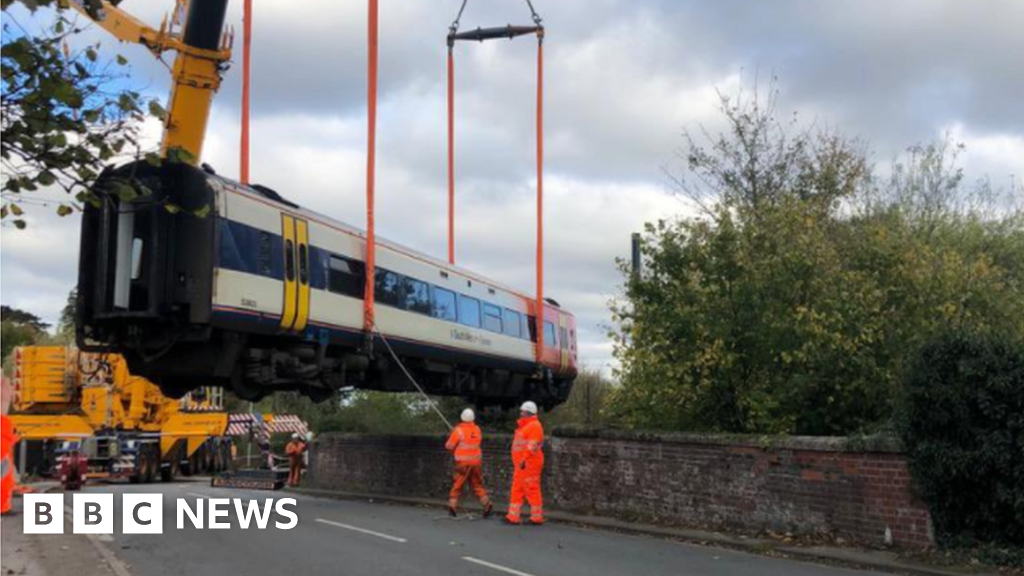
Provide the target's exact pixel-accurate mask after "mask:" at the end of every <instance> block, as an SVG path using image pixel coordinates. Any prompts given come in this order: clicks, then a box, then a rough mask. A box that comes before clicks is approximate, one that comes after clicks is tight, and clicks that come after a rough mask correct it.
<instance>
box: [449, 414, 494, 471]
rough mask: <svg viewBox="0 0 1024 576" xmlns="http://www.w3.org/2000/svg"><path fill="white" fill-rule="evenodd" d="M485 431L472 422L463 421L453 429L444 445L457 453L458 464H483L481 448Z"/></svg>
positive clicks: (456, 461)
mask: <svg viewBox="0 0 1024 576" xmlns="http://www.w3.org/2000/svg"><path fill="white" fill-rule="evenodd" d="M482 440H483V433H482V432H480V427H479V426H477V425H476V424H473V423H472V422H462V423H460V424H459V425H458V426H456V427H455V429H453V430H452V433H451V435H450V436H448V442H446V443H445V445H444V447H445V448H447V449H448V451H449V452H454V453H455V463H456V464H471V465H472V464H481V463H483V459H484V455H483V451H482V450H481V449H480V442H481V441H482Z"/></svg>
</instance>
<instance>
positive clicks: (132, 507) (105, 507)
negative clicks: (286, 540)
mask: <svg viewBox="0 0 1024 576" xmlns="http://www.w3.org/2000/svg"><path fill="white" fill-rule="evenodd" d="M24 501H25V511H24V513H23V517H24V521H23V526H24V531H25V534H63V533H64V495H63V494H25V495H24ZM204 503H205V504H204ZM295 506H296V501H295V499H294V498H280V499H278V500H276V501H275V500H274V499H272V498H266V499H264V500H263V503H262V505H261V504H260V502H259V500H248V501H243V500H242V499H241V498H209V499H207V500H205V501H204V500H202V499H199V500H196V502H195V506H194V507H193V506H192V505H190V504H189V502H188V501H187V500H186V499H184V498H177V499H176V506H175V512H176V513H175V527H176V528H177V529H178V530H184V529H185V526H186V525H191V526H192V527H193V528H197V529H200V530H203V529H207V530H227V529H229V528H231V522H230V521H229V519H230V517H231V513H232V511H233V512H234V513H235V518H236V519H237V520H238V525H239V526H240V527H241V528H243V529H249V527H250V526H253V527H255V528H257V529H259V530H266V529H267V528H269V527H270V526H273V527H274V528H277V529H278V530H291V529H292V528H295V527H296V526H297V525H298V523H299V516H298V514H297V513H296V512H295V510H294V509H289V508H295ZM204 510H205V513H204ZM114 513H115V512H114V495H113V494H74V495H73V499H72V505H71V529H72V532H73V533H74V534H113V533H114ZM271 518H273V519H274V521H273V522H271ZM282 520H283V521H282ZM121 532H122V533H123V534H163V533H164V496H163V494H122V495H121Z"/></svg>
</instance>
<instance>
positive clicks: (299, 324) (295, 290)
mask: <svg viewBox="0 0 1024 576" xmlns="http://www.w3.org/2000/svg"><path fill="white" fill-rule="evenodd" d="M281 239H282V242H284V307H283V309H282V314H281V329H282V330H287V331H293V332H301V331H303V330H305V329H306V323H307V322H308V321H309V223H308V222H307V221H305V220H302V219H299V218H295V217H294V216H291V215H289V214H282V215H281Z"/></svg>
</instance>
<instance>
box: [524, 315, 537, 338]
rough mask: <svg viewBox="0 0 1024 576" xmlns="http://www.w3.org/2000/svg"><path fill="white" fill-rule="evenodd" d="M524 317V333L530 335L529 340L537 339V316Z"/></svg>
mask: <svg viewBox="0 0 1024 576" xmlns="http://www.w3.org/2000/svg"><path fill="white" fill-rule="evenodd" d="M525 318H526V332H525V333H526V334H529V336H530V342H536V341H537V317H536V316H525Z"/></svg>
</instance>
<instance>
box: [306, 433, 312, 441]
mask: <svg viewBox="0 0 1024 576" xmlns="http://www.w3.org/2000/svg"><path fill="white" fill-rule="evenodd" d="M306 440H307V441H309V442H312V441H313V433H312V432H306Z"/></svg>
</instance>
